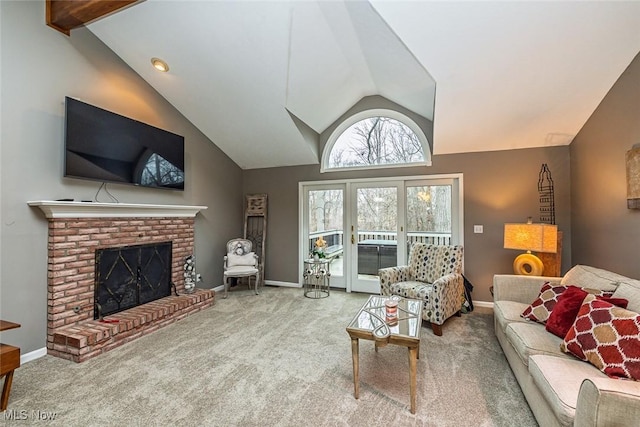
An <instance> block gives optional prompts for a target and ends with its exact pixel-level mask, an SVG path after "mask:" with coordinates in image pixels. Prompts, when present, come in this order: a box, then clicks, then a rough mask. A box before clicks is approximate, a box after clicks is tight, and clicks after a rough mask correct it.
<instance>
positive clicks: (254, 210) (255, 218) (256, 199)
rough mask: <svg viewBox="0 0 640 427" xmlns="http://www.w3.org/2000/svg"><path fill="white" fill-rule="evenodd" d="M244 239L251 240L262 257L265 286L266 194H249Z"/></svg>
mask: <svg viewBox="0 0 640 427" xmlns="http://www.w3.org/2000/svg"><path fill="white" fill-rule="evenodd" d="M244 238H245V239H248V240H251V243H252V244H253V250H254V252H255V253H256V255H258V257H260V282H261V283H262V285H263V286H264V267H265V249H266V241H267V195H266V194H247V196H246V200H245V206H244Z"/></svg>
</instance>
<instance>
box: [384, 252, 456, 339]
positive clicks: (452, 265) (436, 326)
mask: <svg viewBox="0 0 640 427" xmlns="http://www.w3.org/2000/svg"><path fill="white" fill-rule="evenodd" d="M462 254H463V248H462V246H441V245H426V244H424V243H414V244H413V246H412V247H411V252H410V253H409V265H404V266H398V267H389V268H382V269H380V270H378V275H379V277H380V293H381V294H382V295H400V296H403V297H406V298H414V299H420V300H422V301H424V304H423V307H422V318H423V319H424V320H426V321H428V322H430V323H431V329H433V333H434V334H436V335H438V336H441V335H442V324H443V323H444V322H445V320H447V319H448V318H449V317H451V316H453V315H454V314H457V315H460V309H461V308H462V304H463V303H464V300H465V297H464V279H463V277H462Z"/></svg>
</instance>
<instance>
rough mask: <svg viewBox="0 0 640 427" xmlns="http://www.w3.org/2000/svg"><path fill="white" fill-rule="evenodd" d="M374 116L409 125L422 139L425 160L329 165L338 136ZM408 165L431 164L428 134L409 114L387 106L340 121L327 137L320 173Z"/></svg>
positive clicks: (419, 138)
mask: <svg viewBox="0 0 640 427" xmlns="http://www.w3.org/2000/svg"><path fill="white" fill-rule="evenodd" d="M372 117H388V118H390V119H394V120H397V121H399V122H400V123H402V124H403V125H405V126H407V127H408V128H409V129H411V130H412V131H413V133H415V134H416V135H417V136H418V140H419V141H420V145H421V146H422V153H423V154H424V160H423V161H421V162H413V163H397V164H395V163H394V164H384V165H361V166H352V167H332V168H330V167H328V164H329V159H330V156H331V151H332V150H333V146H334V145H335V144H336V142H337V141H338V138H340V136H341V135H342V134H343V133H344V132H345V131H346V130H347V129H348V128H349V127H350V126H352V125H354V124H356V123H358V122H359V121H362V120H365V119H368V118H372ZM407 166H431V150H430V148H429V140H428V138H427V135H425V133H424V132H423V130H422V129H421V128H420V126H418V124H417V123H416V122H415V121H413V119H411V118H410V117H409V116H407V115H405V114H402V113H401V112H399V111H395V110H389V109H386V108H374V109H370V110H364V111H360V112H358V113H355V114H353V115H352V116H349V117H348V118H346V119H345V120H344V121H342V123H340V124H339V125H338V126H337V127H336V128H335V129H334V130H333V132H331V135H329V138H328V139H327V143H326V144H325V146H324V149H323V150H322V158H321V159H320V173H325V172H342V171H348V170H362V169H382V168H398V167H407Z"/></svg>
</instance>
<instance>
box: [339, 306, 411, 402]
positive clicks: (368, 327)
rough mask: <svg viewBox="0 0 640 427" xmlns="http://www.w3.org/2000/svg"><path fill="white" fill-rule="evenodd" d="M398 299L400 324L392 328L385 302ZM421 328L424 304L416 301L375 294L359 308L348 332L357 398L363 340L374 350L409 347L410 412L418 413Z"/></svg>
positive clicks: (357, 395) (348, 327) (358, 395)
mask: <svg viewBox="0 0 640 427" xmlns="http://www.w3.org/2000/svg"><path fill="white" fill-rule="evenodd" d="M389 298H397V299H398V323H397V325H394V326H389V325H387V324H386V322H385V305H384V304H385V301H386V300H387V299H389ZM421 327H422V301H420V300H416V299H408V298H400V297H390V296H381V295H372V296H370V297H369V299H368V300H367V302H366V303H365V304H364V305H363V306H362V308H360V310H359V311H358V313H357V314H356V315H355V317H354V318H353V320H352V321H351V323H349V326H347V333H348V334H349V336H350V337H351V355H352V359H353V386H354V393H353V395H354V397H355V398H356V399H358V398H359V397H360V366H359V341H358V340H360V339H364V340H371V341H375V349H376V351H378V347H384V346H385V345H387V344H395V345H400V346H403V347H407V349H408V350H409V380H410V384H409V392H410V396H411V413H412V414H415V413H416V387H417V380H416V374H417V365H418V358H419V357H420V329H421Z"/></svg>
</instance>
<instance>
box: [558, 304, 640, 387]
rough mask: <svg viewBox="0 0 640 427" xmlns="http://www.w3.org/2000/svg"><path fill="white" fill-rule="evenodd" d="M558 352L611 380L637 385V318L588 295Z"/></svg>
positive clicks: (639, 347)
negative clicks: (591, 366) (624, 380)
mask: <svg viewBox="0 0 640 427" xmlns="http://www.w3.org/2000/svg"><path fill="white" fill-rule="evenodd" d="M561 348H562V350H563V351H568V352H570V353H572V354H573V355H575V356H576V357H578V358H580V359H582V360H586V361H588V362H590V363H591V364H593V365H594V366H595V367H596V368H598V369H600V370H601V371H602V372H604V373H605V374H607V375H608V376H610V377H621V378H630V379H634V380H637V381H640V314H638V313H635V312H633V311H629V310H625V309H624V308H620V307H616V306H614V305H613V304H611V303H608V302H606V301H602V300H599V299H597V298H595V297H594V296H591V295H589V296H587V297H586V298H585V299H584V303H583V304H582V306H581V307H580V311H579V312H578V316H577V317H576V320H575V322H574V324H573V326H572V327H571V329H570V330H569V332H568V333H567V336H566V337H565V338H564V341H563V343H562V347H561Z"/></svg>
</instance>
